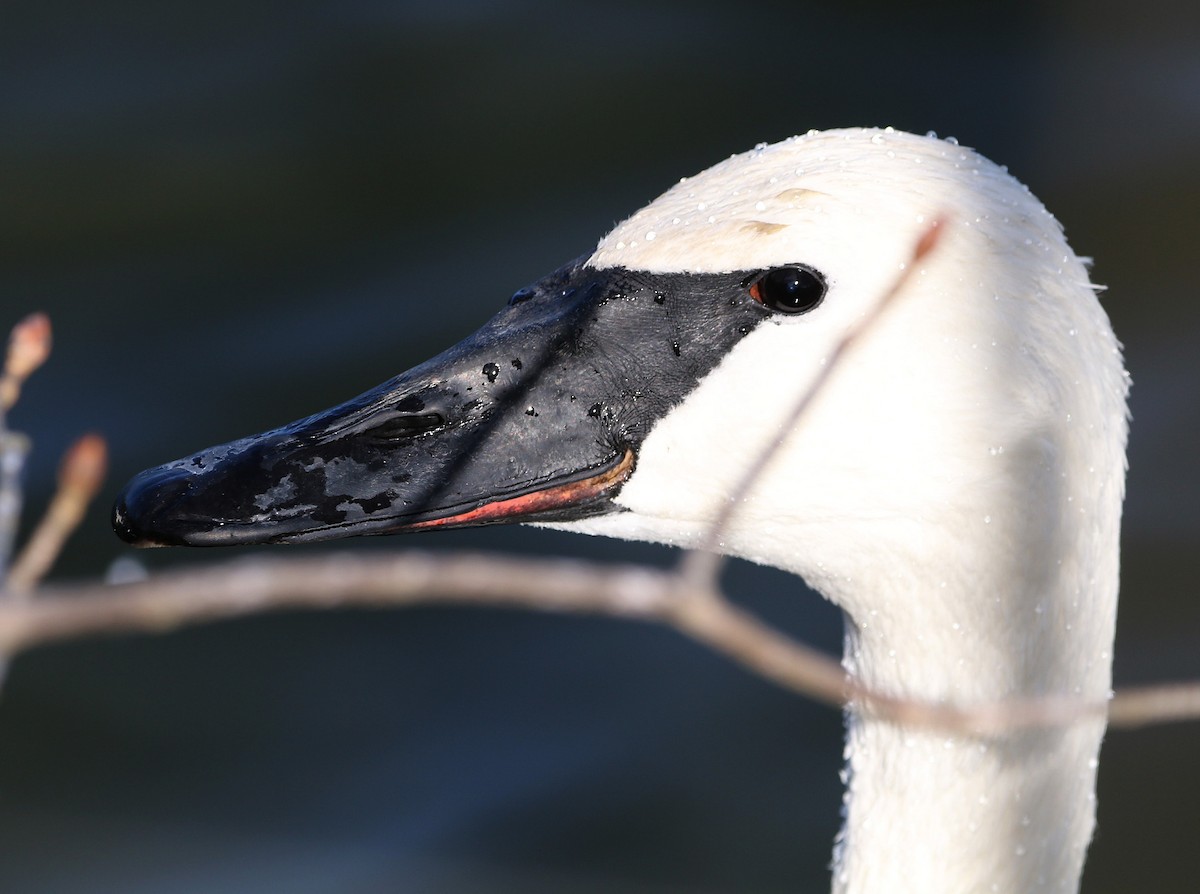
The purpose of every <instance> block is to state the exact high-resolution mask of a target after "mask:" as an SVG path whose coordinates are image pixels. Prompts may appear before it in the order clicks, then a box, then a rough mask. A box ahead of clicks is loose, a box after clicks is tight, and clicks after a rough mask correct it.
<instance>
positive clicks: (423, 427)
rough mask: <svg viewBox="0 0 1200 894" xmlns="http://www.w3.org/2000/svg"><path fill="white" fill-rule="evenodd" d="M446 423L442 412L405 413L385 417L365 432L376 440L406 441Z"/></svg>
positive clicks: (364, 435) (365, 435) (364, 434)
mask: <svg viewBox="0 0 1200 894" xmlns="http://www.w3.org/2000/svg"><path fill="white" fill-rule="evenodd" d="M445 424H446V418H445V417H444V416H442V414H441V413H404V414H402V415H398V416H393V417H391V418H390V419H385V420H383V421H382V422H380V423H379V424H378V425H374V426H372V427H371V428H369V429H367V430H366V431H365V432H363V437H366V438H370V439H371V440H372V441H375V442H388V441H406V440H410V439H412V438H416V437H419V436H421V435H426V434H429V433H430V432H432V431H437V430H438V429H439V428H442V427H443V426H445Z"/></svg>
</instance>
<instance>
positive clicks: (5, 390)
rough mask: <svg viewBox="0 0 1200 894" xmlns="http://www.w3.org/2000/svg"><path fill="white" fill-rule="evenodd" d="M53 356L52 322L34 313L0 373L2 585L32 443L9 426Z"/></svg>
mask: <svg viewBox="0 0 1200 894" xmlns="http://www.w3.org/2000/svg"><path fill="white" fill-rule="evenodd" d="M49 354H50V319H49V318H48V317H47V316H46V315H45V314H30V315H29V316H27V317H26V318H25V319H23V320H22V321H21V322H19V323H18V324H17V325H16V326H14V327H13V330H12V334H11V335H10V336H9V339H8V350H7V351H6V353H5V356H4V368H3V370H2V371H0V586H3V584H4V580H5V578H6V576H7V569H8V557H9V556H10V555H11V554H12V545H13V541H14V540H15V539H16V536H17V524H18V522H19V521H20V517H21V471H22V469H24V468H25V457H26V455H27V454H28V453H29V440H28V439H27V438H26V437H25V436H24V435H20V434H17V433H15V432H11V431H9V430H8V426H7V425H6V424H5V417H6V416H7V415H8V411H9V410H11V409H12V408H13V405H14V404H15V403H16V402H17V399H18V398H19V397H20V396H21V386H22V385H24V384H25V380H26V379H28V378H29V376H30V375H32V374H33V371H34V370H36V369H37V368H38V367H39V366H41V365H42V364H43V363H45V362H46V358H47V357H48V356H49Z"/></svg>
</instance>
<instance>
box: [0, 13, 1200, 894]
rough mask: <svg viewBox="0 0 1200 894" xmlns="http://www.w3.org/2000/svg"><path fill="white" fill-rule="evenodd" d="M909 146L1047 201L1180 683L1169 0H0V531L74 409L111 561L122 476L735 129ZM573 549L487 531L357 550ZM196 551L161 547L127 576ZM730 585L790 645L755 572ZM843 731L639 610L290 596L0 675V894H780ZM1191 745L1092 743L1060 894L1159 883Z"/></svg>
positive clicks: (446, 319)
mask: <svg viewBox="0 0 1200 894" xmlns="http://www.w3.org/2000/svg"><path fill="white" fill-rule="evenodd" d="M851 124H871V125H885V124H891V125H894V126H896V127H899V128H904V129H908V130H914V131H917V132H925V131H926V130H931V129H932V130H936V131H938V132H939V133H941V134H942V135H953V136H955V137H957V138H959V139H960V140H961V141H962V142H963V143H964V144H967V145H971V146H975V147H977V148H979V149H980V150H981V151H983V152H984V153H985V154H986V155H988V156H990V157H992V158H994V159H995V160H997V161H1000V162H1002V163H1005V164H1007V165H1009V166H1010V168H1011V169H1012V170H1013V172H1014V173H1016V174H1017V175H1018V176H1019V177H1021V178H1022V179H1023V180H1025V181H1026V182H1027V183H1028V184H1029V185H1030V186H1031V187H1032V188H1033V190H1034V192H1036V193H1037V194H1038V195H1039V196H1040V197H1041V198H1042V199H1043V200H1044V201H1045V202H1046V203H1047V205H1048V206H1049V207H1050V208H1051V209H1052V210H1053V211H1054V212H1055V213H1056V214H1057V215H1058V216H1059V218H1060V219H1062V220H1063V221H1064V222H1065V223H1066V225H1067V229H1068V233H1069V235H1070V237H1071V241H1072V243H1073V244H1074V246H1075V247H1076V249H1077V250H1078V251H1079V252H1081V253H1082V254H1086V255H1092V256H1094V257H1095V258H1096V267H1095V279H1096V280H1097V281H1098V282H1101V283H1105V284H1107V285H1108V286H1109V287H1110V288H1109V291H1108V293H1107V295H1106V298H1105V302H1106V305H1107V307H1108V309H1109V312H1110V313H1111V314H1112V316H1113V318H1114V322H1115V324H1116V327H1117V331H1118V333H1119V334H1120V336H1121V337H1122V339H1123V340H1124V342H1125V344H1126V347H1127V351H1128V364H1129V367H1130V369H1131V370H1132V371H1133V375H1134V380H1135V383H1136V384H1135V389H1134V397H1133V407H1134V417H1135V419H1134V429H1133V441H1132V449H1131V464H1132V465H1131V472H1130V479H1129V502H1128V510H1127V520H1128V521H1127V525H1126V537H1125V554H1124V580H1123V597H1122V598H1123V605H1122V617H1121V627H1120V633H1119V642H1118V651H1117V676H1118V683H1119V684H1127V683H1133V682H1140V681H1151V680H1160V679H1163V678H1173V677H1200V648H1198V647H1200V601H1198V600H1197V599H1196V596H1195V581H1196V580H1197V578H1198V574H1197V572H1198V570H1200V567H1198V566H1200V550H1198V549H1197V546H1198V545H1200V508H1198V507H1200V481H1198V480H1197V473H1196V445H1197V442H1198V439H1200V399H1198V398H1200V394H1198V392H1200V388H1198V385H1197V382H1198V381H1200V379H1198V376H1197V374H1198V372H1200V302H1196V301H1195V300H1194V293H1195V290H1196V285H1195V282H1196V277H1195V266H1194V265H1195V258H1196V249H1195V242H1196V237H1197V234H1198V231H1200V227H1198V226H1197V224H1198V222H1200V221H1198V215H1197V212H1196V208H1197V207H1200V173H1198V166H1197V158H1198V153H1197V150H1198V148H1200V22H1198V13H1197V12H1196V6H1195V4H1194V3H1183V2H1180V3H1177V4H1174V5H1173V6H1172V5H1171V4H1161V3H1139V4H1126V3H1117V2H1109V3H1105V2H1099V3H1097V2H1087V3H1085V2H1081V0H1057V2H1046V3H1041V4H1024V5H1018V4H1011V3H998V2H997V3H982V4H964V3H961V2H943V3H929V4H925V5H923V6H919V7H913V6H911V5H906V4H905V5H902V4H894V3H885V2H865V0H864V2H848V3H842V4H838V5H837V6H836V8H835V7H834V5H833V4H827V5H817V4H813V3H806V2H797V0H788V2H777V3H754V2H741V3H737V4H719V3H713V2H687V3H685V2H665V0H663V2H652V3H631V2H627V3H623V2H611V0H610V2H604V3H576V4H560V3H554V2H550V0H530V2H508V3H501V2H488V0H443V2H440V3H416V2H402V0H342V2H330V0H325V2H320V0H289V2H281V0H260V2H245V0H238V2H231V0H212V2H209V3H206V4H185V3H178V2H174V3H172V2H162V0H107V2H105V3H103V4H97V3H87V2H66V0H36V2H34V0H8V2H5V3H4V5H3V8H2V9H0V136H2V139H0V308H2V309H3V311H4V313H3V314H2V315H0V316H2V319H0V324H2V325H3V327H4V328H5V329H7V327H8V326H9V325H11V323H12V322H13V321H15V320H16V319H17V318H19V317H20V316H22V315H24V314H25V313H26V312H28V311H31V310H36V309H42V310H45V311H47V312H48V313H50V314H51V316H52V317H53V320H54V323H55V327H56V343H55V354H54V356H53V358H52V361H51V363H50V364H49V366H48V367H46V368H45V369H44V370H42V371H41V372H39V373H38V374H37V375H36V377H35V378H34V380H33V381H32V382H31V384H30V386H29V387H28V389H27V391H26V394H25V397H24V399H23V400H22V403H21V404H20V405H19V406H18V408H17V409H16V410H15V411H14V413H13V414H12V417H11V420H10V421H11V423H12V425H13V427H14V428H16V429H18V430H22V431H25V432H28V433H29V434H30V435H31V436H32V437H33V439H34V442H35V445H36V452H35V453H34V455H33V458H32V460H31V464H30V467H29V470H28V476H27V481H28V498H29V502H30V508H31V512H30V515H31V516H32V515H35V514H36V512H37V510H38V508H39V507H41V506H43V505H44V503H45V500H46V499H47V498H48V495H49V487H50V483H51V482H52V480H53V474H54V468H55V466H56V464H57V462H58V457H59V455H60V454H61V451H62V450H63V449H64V448H65V446H66V445H67V444H68V443H69V442H70V441H71V440H72V439H73V438H74V437H75V436H76V435H77V434H78V433H80V432H82V431H85V430H88V429H95V430H98V431H101V432H103V433H104V434H105V435H106V436H107V437H108V438H109V441H110V445H111V449H112V473H111V475H112V477H111V481H110V483H109V485H108V487H107V488H106V491H105V494H104V497H103V499H102V500H101V501H100V505H97V506H96V507H95V509H94V511H93V512H92V513H91V515H90V516H89V518H88V521H87V523H86V525H85V526H84V528H83V530H82V531H81V532H80V533H79V534H78V535H77V536H76V538H75V539H74V541H73V543H72V545H71V547H70V549H69V551H68V554H67V555H66V557H65V558H64V560H63V562H62V564H61V567H60V569H59V570H58V572H57V577H59V578H60V579H62V578H96V577H97V576H100V575H102V574H104V573H105V570H106V568H107V567H108V566H109V564H110V563H111V562H112V561H113V560H114V559H117V558H118V557H121V556H126V555H128V553H129V551H128V550H126V549H125V548H123V547H122V545H121V544H119V543H118V542H117V540H116V539H115V538H114V537H113V536H112V534H111V533H110V531H109V529H108V521H107V504H108V503H109V502H110V501H111V498H112V496H113V495H114V494H115V492H116V490H117V488H118V487H119V486H120V485H121V484H122V483H123V482H124V481H125V480H126V479H128V478H129V477H130V476H131V475H132V474H133V473H135V472H137V471H138V470H140V469H142V468H144V467H146V466H149V465H153V464H157V463H159V462H162V461H165V460H168V459H173V458H175V457H177V456H180V455H183V454H185V453H187V452H188V451H190V450H193V449H196V448H198V447H201V446H206V445H209V444H212V443H217V442H220V441H224V440H228V439H230V438H233V437H236V436H240V435H243V434H248V433H250V432H254V431H259V430H262V429H265V428H268V427H273V426H275V425H277V424H279V423H281V422H284V421H287V420H290V419H293V418H296V417H299V416H302V415H306V414H308V413H310V412H312V411H315V410H317V409H320V408H322V407H325V406H326V405H329V404H332V403H334V402H338V401H340V400H342V399H344V398H346V397H349V396H351V395H353V394H356V393H358V392H360V391H362V390H365V389H366V388H367V387H369V386H372V385H374V384H376V383H377V382H379V381H382V380H383V379H385V378H387V377H389V376H390V375H392V374H394V373H396V372H398V371H400V370H402V369H404V368H407V367H408V366H410V365H412V364H414V363H415V362H417V361H419V360H421V359H424V358H425V357H426V356H428V355H429V354H430V353H432V352H433V351H434V350H436V349H440V348H441V347H444V346H446V345H448V344H450V343H452V342H453V341H456V340H457V339H458V338H460V337H462V336H463V335H465V334H467V333H468V332H470V331H471V330H472V329H474V328H475V326H476V325H477V324H479V323H481V322H482V321H483V320H484V319H486V318H487V317H488V316H489V315H490V314H491V313H492V312H493V311H494V310H495V309H496V308H498V307H499V306H500V305H501V303H502V302H503V301H504V300H505V299H506V298H507V296H508V295H509V294H510V293H511V292H512V291H513V290H514V289H516V288H518V287H519V286H521V285H523V284H525V283H526V282H528V281H530V280H532V279H533V278H535V277H537V276H538V275H540V274H542V273H544V272H546V271H548V270H550V269H553V268H554V267H556V266H557V265H559V264H560V263H561V262H563V261H565V260H567V259H569V258H572V257H574V256H576V255H578V254H580V253H582V252H584V251H587V250H588V249H590V247H591V246H592V245H593V244H594V242H595V240H596V239H597V238H598V237H599V236H600V235H601V234H602V233H603V232H604V231H605V230H606V229H607V228H608V227H610V226H611V225H612V224H613V223H614V222H615V221H617V220H619V219H620V218H622V217H623V216H625V215H626V214H628V213H629V212H631V211H633V210H634V209H636V208H637V207H639V206H640V205H642V204H644V203H645V202H646V201H647V200H649V199H651V198H653V197H654V196H655V195H657V194H658V193H659V192H661V191H662V190H663V189H665V188H666V187H667V186H669V185H670V184H671V183H673V182H674V181H675V180H676V179H677V178H678V177H679V176H681V175H684V174H692V173H695V172H696V171H698V170H700V169H702V168H704V167H706V166H708V165H709V164H711V163H712V162H715V161H717V160H719V159H721V158H724V157H725V156H727V155H729V154H730V153H732V152H735V151H740V150H743V149H747V148H749V147H751V146H752V145H753V144H755V143H756V142H759V141H763V140H768V141H773V140H776V139H780V138H783V137H786V136H788V135H790V134H793V133H797V132H802V131H805V130H807V129H809V128H825V127H831V126H841V125H851ZM405 545H419V546H421V547H425V548H430V549H461V548H473V549H474V548H483V549H489V550H498V551H506V552H512V553H552V554H571V555H583V556H588V557H592V558H597V559H602V560H616V559H622V560H639V561H645V562H650V563H654V564H663V563H667V562H671V561H673V560H674V556H673V555H672V554H670V553H669V552H667V551H665V550H658V549H653V548H650V547H644V546H638V545H631V544H620V543H609V542H605V541H598V540H595V541H594V540H589V539H585V538H574V537H570V536H567V535H558V534H553V533H549V532H540V531H535V530H524V529H513V530H505V529H491V530H486V531H477V532H457V533H448V534H443V535H439V536H438V537H428V538H425V537H422V538H419V539H413V540H411V541H403V542H401V541H395V540H393V541H391V542H388V541H387V540H382V541H380V540H376V541H364V542H361V543H357V544H353V548H356V549H380V548H395V547H397V546H405ZM232 557H233V556H232V554H227V553H193V552H185V551H182V550H158V551H154V552H153V553H148V554H139V555H138V558H139V559H141V560H142V561H144V562H145V563H146V564H147V565H148V566H150V567H151V568H163V567H166V566H169V565H177V564H179V563H185V562H186V563H200V564H204V563H211V562H216V561H221V560H224V559H228V558H232ZM727 581H728V584H729V588H730V590H731V591H732V592H734V593H736V594H737V595H738V596H739V598H740V599H742V600H743V601H744V602H745V603H746V604H748V605H749V606H750V607H751V608H752V609H754V610H755V611H757V612H759V613H761V614H763V615H766V616H768V617H769V618H771V619H772V620H774V621H775V622H777V623H779V624H781V625H783V626H785V627H787V628H788V629H791V630H794V631H796V632H798V633H800V634H802V635H804V636H805V637H806V638H807V639H809V640H810V641H812V642H815V643H817V644H819V645H821V646H823V647H824V648H826V649H828V650H830V651H837V650H839V648H840V621H839V618H838V616H837V613H836V612H835V611H833V610H832V609H831V608H830V607H828V606H826V605H824V604H822V602H821V601H820V600H819V598H817V597H816V596H813V595H812V594H810V593H796V592H794V591H795V590H796V586H795V584H794V582H793V581H792V580H790V579H788V578H786V577H785V576H783V575H780V574H776V573H773V572H770V571H764V570H762V569H756V568H751V567H748V566H745V565H742V564H735V565H734V566H733V567H732V568H731V569H730V571H729V573H728V575H727ZM840 755H841V734H840V718H839V717H838V715H837V714H836V712H833V711H830V710H826V709H822V708H817V707H814V706H812V705H809V704H807V703H806V702H804V701H803V700H800V699H797V698H794V697H791V696H788V695H785V694H783V693H781V692H779V691H777V690H776V689H774V688H772V687H771V686H769V685H767V684H765V683H762V682H760V681H758V680H755V679H752V678H750V677H748V676H747V675H746V674H745V673H743V672H742V671H740V670H738V669H736V668H734V667H731V666H729V665H727V664H725V663H723V662H722V661H720V660H717V659H715V658H713V657H711V656H710V655H708V654H706V653H704V652H702V651H701V650H699V649H698V648H696V647H694V646H692V645H690V644H689V643H686V642H684V641H682V640H681V639H680V638H678V637H676V636H674V635H671V634H669V633H666V632H663V631H660V630H656V629H650V628H645V627H639V626H635V625H630V624H622V623H616V622H608V621H598V620H580V619H574V618H557V617H544V616H535V615H524V614H517V613H501V612H485V611H469V610H440V611H439V610H420V611H407V612H394V613H355V612H345V613H329V614H321V615H316V616H314V615H306V616H305V615H291V616H283V617H272V618H261V619H255V620H250V621H243V622H238V623H227V624H217V625H213V626H210V627H207V628H203V629H197V630H191V631H187V632H184V633H180V634H176V635H171V636H165V637H159V638H128V639H110V640H102V641H99V640H98V641H91V642H82V643H77V644H71V645H62V646H55V647H53V648H45V649H42V650H38V651H36V652H33V653H30V654H27V655H24V656H22V657H21V658H19V659H18V660H17V661H16V662H15V664H14V666H13V667H12V669H11V672H10V675H9V679H8V681H7V684H6V686H5V688H4V692H3V696H2V699H0V842H2V843H0V890H3V891H5V892H8V891H12V892H99V891H121V892H165V894H175V892H211V891H266V890H273V891H289V892H305V894H307V892H355V894H357V892H385V891H405V892H419V894H432V892H437V894H442V892H459V891H472V892H474V891H488V892H504V891H522V892H539V891H545V892H551V891H553V892H616V891H620V892H656V894H657V892H673V891H684V890H687V891H702V892H732V891H739V892H762V894H765V892H780V894H782V892H796V891H804V892H817V891H822V890H826V889H827V885H828V879H827V870H826V868H825V867H826V865H827V863H828V859H829V852H830V842H831V840H832V837H833V834H834V832H835V830H836V829H837V826H838V811H839V806H840V802H839V797H840V787H839V784H838V781H837V771H838V768H839V766H840V761H841V756H840ZM1198 757H1200V728H1197V726H1195V725H1193V726H1191V727H1165V728H1156V729H1153V730H1148V731H1142V732H1121V733H1114V734H1112V735H1111V736H1110V738H1109V740H1108V743H1107V745H1106V746H1105V753H1104V760H1103V763H1102V769H1101V784H1100V830H1099V835H1098V838H1097V841H1096V843H1095V844H1094V846H1093V849H1092V854H1091V857H1090V861H1089V865H1088V869H1087V873H1086V877H1085V881H1084V890H1085V891H1087V892H1090V894H1101V892H1113V891H1128V890H1155V891H1159V892H1185V891H1187V892H1191V891H1194V890H1195V888H1196V882H1195V877H1196V859H1197V857H1196V841H1197V838H1198V834H1197V833H1200V821H1197V819H1196V813H1195V804H1196V803H1198V802H1200V766H1198V765H1197V764H1198V761H1197V758H1198Z"/></svg>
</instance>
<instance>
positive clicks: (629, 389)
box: [113, 262, 770, 546]
mask: <svg viewBox="0 0 1200 894" xmlns="http://www.w3.org/2000/svg"><path fill="white" fill-rule="evenodd" d="M752 276H753V274H752V273H749V272H747V271H740V272H732V273H724V274H651V273H644V272H638V271H631V270H625V269H620V268H612V269H604V270H597V269H594V268H591V267H588V266H586V265H585V264H582V263H580V262H575V263H572V264H569V265H567V266H566V267H564V268H562V269H561V270H559V271H557V272H555V273H554V274H552V275H550V276H548V277H546V278H545V279H543V280H541V281H539V282H538V283H536V284H534V285H533V286H530V287H528V288H525V289H522V290H521V291H519V292H517V293H516V294H515V295H513V297H512V298H511V299H510V300H509V303H508V306H507V307H506V308H505V309H504V310H502V311H501V312H500V313H498V314H497V315H496V316H495V317H493V318H492V319H491V320H490V321H489V322H488V323H487V324H486V325H485V326H484V327H483V328H482V329H480V330H479V331H478V332H476V333H475V334H474V335H472V336H470V337H469V338H467V339H466V340H464V341H462V342H460V343H459V344H457V345H455V346H454V347H453V348H450V349H449V350H448V351H445V352H444V353H442V354H440V355H438V356H437V357H434V358H433V359H431V360H429V361H427V362H425V363H423V364H421V365H420V366H417V367H415V368H413V369H411V370H409V371H408V372H406V373H403V374H402V375H400V376H397V377H396V378H394V379H392V380H391V381H389V382H386V383H384V384H383V385H380V386H379V387H377V388H375V389H373V390H371V391H368V392H367V393H365V394H363V395H360V396H359V397H356V398H354V399H353V400H351V401H349V402H347V403H345V404H342V405H340V406H337V407H334V408H333V409H330V410H326V411H325V412H322V413H318V414H316V415H315V416H310V417H309V418H307V419H303V420H300V421H298V422H294V423H292V424H290V425H286V426H284V427H283V428H279V429H276V430H274V431H270V432H266V433H265V434H261V435H257V436H254V437H250V438H244V439H242V440H240V441H234V442H232V443H229V444H225V445H222V446H219V447H212V448H209V449H207V450H203V451H201V452H199V453H197V454H195V455H193V456H190V457H187V458H185V459H181V460H177V461H175V462H172V463H168V464H166V465H164V466H158V467H157V468H153V469H149V470H147V471H145V472H142V473H141V474H140V475H138V476H137V477H135V478H134V479H133V480H132V481H131V482H130V483H129V484H128V485H127V486H126V488H125V490H124V492H123V493H122V494H121V495H120V497H119V498H118V499H117V503H116V505H115V507H114V509H113V527H114V528H115V529H116V532H117V534H118V535H119V536H120V537H121V538H122V539H123V540H126V541H128V542H129V543H132V544H135V545H138V546H154V545H168V544H181V545H189V546H214V545H225V544H239V543H264V542H285V541H287V542H296V541H309V540H330V539H334V538H340V537H349V536H353V535H358V534H384V533H391V532H398V531H410V530H420V529H426V528H432V527H439V526H441V527H447V526H461V525H480V524H492V523H499V522H512V521H555V520H569V519H575V518H581V517H584V516H587V515H592V514H596V513H603V512H609V511H613V510H614V506H613V503H612V500H613V498H614V496H615V495H616V494H617V493H618V491H619V490H620V488H621V486H622V484H624V482H625V481H626V480H627V479H628V478H629V477H630V475H631V474H633V471H634V468H635V465H636V459H637V451H638V448H639V446H640V444H641V443H642V441H643V440H644V439H645V438H646V436H647V434H648V433H649V432H650V431H651V429H652V428H653V427H654V424H655V423H656V422H657V420H659V419H660V418H662V417H663V416H664V415H665V414H666V413H668V412H669V411H670V410H671V408H672V407H674V406H676V405H677V404H678V403H679V402H680V401H681V400H682V399H683V398H684V397H685V396H686V395H687V393H688V392H689V391H691V390H692V389H693V388H694V387H695V385H696V383H697V382H698V381H699V380H700V379H701V378H702V377H703V376H704V375H705V374H706V373H708V372H709V371H710V370H711V369H712V368H713V367H714V366H716V364H717V363H718V362H719V361H720V359H721V358H722V357H723V356H725V354H726V353H727V352H728V351H729V349H730V348H731V347H732V346H733V344H734V343H736V342H737V341H738V340H739V339H741V338H742V337H743V336H745V335H746V334H747V333H748V332H749V331H750V330H751V329H753V328H754V327H755V326H756V325H757V324H758V323H759V322H761V321H762V320H763V319H764V318H765V317H767V316H769V315H770V312H769V311H767V310H766V309H765V308H764V307H763V306H762V305H761V304H759V303H757V302H756V301H754V299H753V298H751V297H750V296H749V294H748V293H747V289H746V283H747V281H748V278H749V277H752ZM730 412H731V414H736V412H737V408H736V407H730ZM723 422H724V420H714V423H713V429H714V438H717V437H719V436H720V427H721V425H722V424H723Z"/></svg>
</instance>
